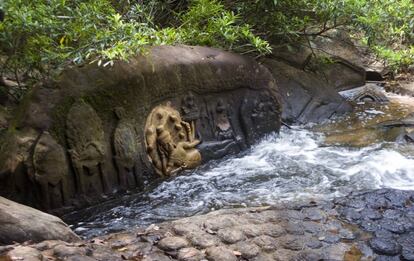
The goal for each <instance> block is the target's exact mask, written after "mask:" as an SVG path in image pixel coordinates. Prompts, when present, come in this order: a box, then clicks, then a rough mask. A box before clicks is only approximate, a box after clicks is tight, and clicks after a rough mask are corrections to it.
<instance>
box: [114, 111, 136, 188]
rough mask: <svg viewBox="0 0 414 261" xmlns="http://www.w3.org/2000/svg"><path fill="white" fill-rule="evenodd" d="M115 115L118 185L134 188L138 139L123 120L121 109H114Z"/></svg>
mask: <svg viewBox="0 0 414 261" xmlns="http://www.w3.org/2000/svg"><path fill="white" fill-rule="evenodd" d="M115 114H116V116H117V117H118V119H119V122H118V126H117V127H116V129H115V132H114V150H115V162H116V165H117V168H118V174H119V181H120V185H121V186H122V187H124V188H134V187H136V186H137V184H138V180H137V179H136V166H135V165H136V162H137V158H138V156H139V155H138V153H139V152H138V139H137V137H136V134H135V130H134V127H133V126H132V124H131V123H129V122H128V121H127V120H126V119H125V112H124V110H123V108H116V109H115Z"/></svg>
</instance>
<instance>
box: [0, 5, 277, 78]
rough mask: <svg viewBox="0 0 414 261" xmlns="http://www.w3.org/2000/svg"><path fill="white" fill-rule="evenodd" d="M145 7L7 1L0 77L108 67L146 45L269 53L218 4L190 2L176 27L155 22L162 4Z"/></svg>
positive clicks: (0, 29)
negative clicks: (94, 64)
mask: <svg viewBox="0 0 414 261" xmlns="http://www.w3.org/2000/svg"><path fill="white" fill-rule="evenodd" d="M123 2H126V1H123ZM149 2H150V3H146V4H130V3H129V2H128V5H121V4H122V2H118V5H116V6H115V7H114V5H113V4H112V3H111V2H110V1H109V0H84V1H80V0H77V1H69V0H47V1H45V0H7V1H5V2H4V4H3V6H2V8H4V10H5V11H6V14H7V15H6V19H5V21H4V23H1V24H0V52H1V53H0V54H1V55H2V56H3V57H5V58H4V59H2V60H1V63H2V64H1V68H2V71H1V72H0V73H1V74H5V73H13V74H15V76H16V78H17V77H19V76H21V75H27V74H30V75H31V76H36V75H38V76H42V75H43V76H49V75H50V74H51V73H53V72H57V71H59V69H60V68H63V67H65V66H67V65H68V64H70V63H75V64H82V63H85V62H98V64H99V65H102V66H107V65H110V64H112V63H113V61H114V60H116V59H121V60H127V59H128V57H130V56H131V55H134V54H137V53H140V52H143V51H144V49H145V48H146V47H148V46H153V45H165V44H177V43H186V44H199V45H208V46H215V47H220V48H223V49H228V50H236V51H237V50H239V51H245V52H258V53H268V52H270V48H269V46H268V44H267V42H265V41H263V40H261V39H260V38H258V37H256V36H255V35H254V34H253V33H252V31H251V28H250V27H249V26H248V25H240V24H239V23H240V20H239V18H238V16H237V15H236V14H234V13H233V12H230V11H227V10H226V9H225V8H224V6H223V5H222V4H220V2H219V1H208V0H194V1H191V3H190V5H189V7H188V10H186V11H185V12H182V13H180V14H179V15H176V19H175V20H176V21H180V24H179V26H176V27H173V26H164V27H161V26H159V25H158V24H156V22H155V21H154V16H155V15H158V14H159V12H160V11H159V10H158V11H157V8H166V7H165V6H164V5H160V3H162V2H165V1H154V0H153V1H149ZM117 9H118V10H122V11H123V12H124V13H123V14H122V15H121V14H120V13H118V12H117V11H116V10H117ZM154 10H155V11H154ZM171 12H172V11H171V10H170V13H171ZM170 22H171V21H170ZM171 25H172V23H171Z"/></svg>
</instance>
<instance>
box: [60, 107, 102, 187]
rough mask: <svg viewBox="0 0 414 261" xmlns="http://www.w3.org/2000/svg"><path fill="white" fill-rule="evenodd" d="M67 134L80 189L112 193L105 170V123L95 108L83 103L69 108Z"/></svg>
mask: <svg viewBox="0 0 414 261" xmlns="http://www.w3.org/2000/svg"><path fill="white" fill-rule="evenodd" d="M66 125H67V129H66V135H67V140H68V145H69V148H70V150H69V153H70V155H71V159H72V163H73V168H74V170H75V174H76V181H77V184H78V189H79V192H81V193H87V194H96V193H98V194H100V193H107V192H109V183H108V177H107V176H106V173H105V172H104V171H103V170H104V167H103V164H104V159H105V139H104V131H103V127H102V122H101V119H100V118H99V116H98V115H97V114H96V112H95V110H94V109H93V108H92V107H91V106H90V105H89V104H86V103H84V102H76V103H75V104H74V105H73V106H72V108H71V109H70V110H69V113H68V115H67V120H66Z"/></svg>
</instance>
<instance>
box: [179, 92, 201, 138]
mask: <svg viewBox="0 0 414 261" xmlns="http://www.w3.org/2000/svg"><path fill="white" fill-rule="evenodd" d="M181 112H182V114H183V119H184V120H185V121H186V122H189V123H190V126H191V131H192V135H193V139H194V138H195V135H196V133H195V129H196V127H195V125H196V121H197V120H198V119H199V118H200V109H199V108H198V106H197V103H196V102H195V98H194V95H193V94H191V93H190V94H188V95H187V96H185V97H184V98H183V100H182V102H181Z"/></svg>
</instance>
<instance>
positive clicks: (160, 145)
mask: <svg viewBox="0 0 414 261" xmlns="http://www.w3.org/2000/svg"><path fill="white" fill-rule="evenodd" d="M193 127H194V125H193V126H191V124H189V123H188V122H185V121H183V120H182V119H181V116H180V113H179V112H178V111H177V110H175V109H174V108H172V107H171V106H170V105H169V104H167V105H159V106H157V107H155V108H154V109H153V110H152V112H151V113H150V115H149V116H148V118H147V122H146V125H145V141H146V147H147V153H148V156H149V158H150V160H151V162H152V164H153V165H154V167H155V170H156V172H157V173H158V174H160V175H162V176H171V175H174V174H175V173H177V172H178V171H180V170H182V169H192V168H195V167H197V166H198V165H200V164H201V154H200V152H199V151H198V150H197V149H196V148H195V147H196V146H197V145H198V144H199V143H200V141H198V140H196V139H195V138H194V136H195V135H194V131H195V129H193Z"/></svg>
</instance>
